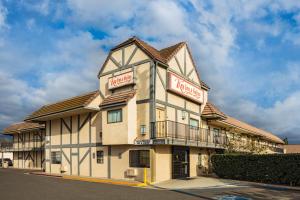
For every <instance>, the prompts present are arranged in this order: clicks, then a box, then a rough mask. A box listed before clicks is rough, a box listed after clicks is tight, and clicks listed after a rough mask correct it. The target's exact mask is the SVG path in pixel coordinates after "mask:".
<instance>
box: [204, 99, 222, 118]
mask: <svg viewBox="0 0 300 200" xmlns="http://www.w3.org/2000/svg"><path fill="white" fill-rule="evenodd" d="M201 116H202V117H205V118H220V119H226V115H225V114H224V113H223V112H222V111H220V110H219V108H217V107H216V106H215V105H213V104H212V103H210V102H207V103H206V105H205V107H204V109H203V112H202V114H201Z"/></svg>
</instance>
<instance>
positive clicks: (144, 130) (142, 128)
mask: <svg viewBox="0 0 300 200" xmlns="http://www.w3.org/2000/svg"><path fill="white" fill-rule="evenodd" d="M140 133H141V135H145V134H146V125H141V129H140Z"/></svg>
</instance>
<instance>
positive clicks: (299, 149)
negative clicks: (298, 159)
mask: <svg viewBox="0 0 300 200" xmlns="http://www.w3.org/2000/svg"><path fill="white" fill-rule="evenodd" d="M284 149H285V153H300V144H288V145H284Z"/></svg>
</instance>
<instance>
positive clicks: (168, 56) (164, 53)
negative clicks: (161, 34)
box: [159, 42, 186, 61]
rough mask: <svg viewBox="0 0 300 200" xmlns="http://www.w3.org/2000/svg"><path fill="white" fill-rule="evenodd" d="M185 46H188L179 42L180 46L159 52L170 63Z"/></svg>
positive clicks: (173, 46)
mask: <svg viewBox="0 0 300 200" xmlns="http://www.w3.org/2000/svg"><path fill="white" fill-rule="evenodd" d="M185 44H186V43H185V42H179V43H178V44H175V45H172V46H169V47H166V48H163V49H161V50H159V53H160V55H161V56H162V57H164V58H165V59H166V61H169V60H170V59H171V58H172V57H173V56H174V55H175V54H176V53H177V52H178V50H179V49H180V48H181V47H182V46H184V45H185Z"/></svg>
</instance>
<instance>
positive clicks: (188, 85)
mask: <svg viewBox="0 0 300 200" xmlns="http://www.w3.org/2000/svg"><path fill="white" fill-rule="evenodd" d="M168 90H170V91H172V92H174V93H176V94H177V95H180V96H183V97H186V98H188V99H190V100H193V101H195V102H197V103H203V96H204V94H203V93H204V92H203V90H202V89H201V88H200V87H199V86H197V85H195V84H194V83H192V82H190V81H187V80H186V79H184V78H183V77H181V76H179V75H177V74H175V73H172V72H168Z"/></svg>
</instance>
